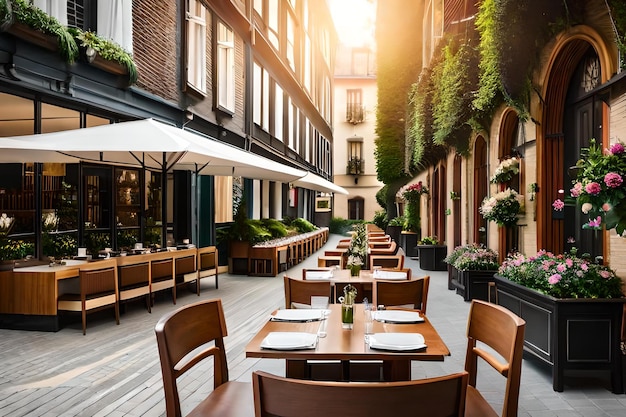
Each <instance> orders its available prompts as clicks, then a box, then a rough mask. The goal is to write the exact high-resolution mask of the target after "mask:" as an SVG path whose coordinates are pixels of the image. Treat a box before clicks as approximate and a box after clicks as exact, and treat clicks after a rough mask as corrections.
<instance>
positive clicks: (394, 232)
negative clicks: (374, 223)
mask: <svg viewBox="0 0 626 417" xmlns="http://www.w3.org/2000/svg"><path fill="white" fill-rule="evenodd" d="M385 233H387V234H388V235H389V237H391V239H392V240H393V241H394V242H396V243H397V244H398V245H400V234H401V233H402V226H387V228H386V229H385Z"/></svg>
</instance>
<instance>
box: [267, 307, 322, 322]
mask: <svg viewBox="0 0 626 417" xmlns="http://www.w3.org/2000/svg"><path fill="white" fill-rule="evenodd" d="M324 311H325V310H323V309H316V308H308V309H295V308H292V309H285V310H278V311H277V312H276V314H274V315H273V316H272V317H271V319H272V320H273V321H295V322H306V321H317V320H321V319H322V318H323V317H324Z"/></svg>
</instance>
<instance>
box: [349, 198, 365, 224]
mask: <svg viewBox="0 0 626 417" xmlns="http://www.w3.org/2000/svg"><path fill="white" fill-rule="evenodd" d="M364 204H365V200H364V199H363V197H358V196H357V197H353V198H351V199H349V200H348V219H350V220H363V213H364V212H365V205H364Z"/></svg>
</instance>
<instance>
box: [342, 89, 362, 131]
mask: <svg viewBox="0 0 626 417" xmlns="http://www.w3.org/2000/svg"><path fill="white" fill-rule="evenodd" d="M346 96H347V97H346V122H348V123H352V124H354V125H355V124H358V123H362V122H363V90H361V89H360V88H357V89H352V90H347V91H346Z"/></svg>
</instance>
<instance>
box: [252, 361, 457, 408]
mask: <svg viewBox="0 0 626 417" xmlns="http://www.w3.org/2000/svg"><path fill="white" fill-rule="evenodd" d="M467 380H468V375H467V372H460V373H456V374H452V375H446V376H441V377H435V378H427V379H420V380H413V381H402V382H369V383H358V382H325V381H324V382H322V381H309V380H300V379H290V378H284V377H280V376H276V375H272V374H269V373H267V372H262V371H254V372H253V373H252V387H253V391H254V412H255V416H256V417H270V416H272V417H275V416H281V417H287V416H289V417H292V416H298V417H326V416H418V417H419V416H424V417H425V416H428V417H444V416H445V417H451V416H457V417H459V416H463V411H464V402H465V400H464V397H465V392H466V389H467Z"/></svg>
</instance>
